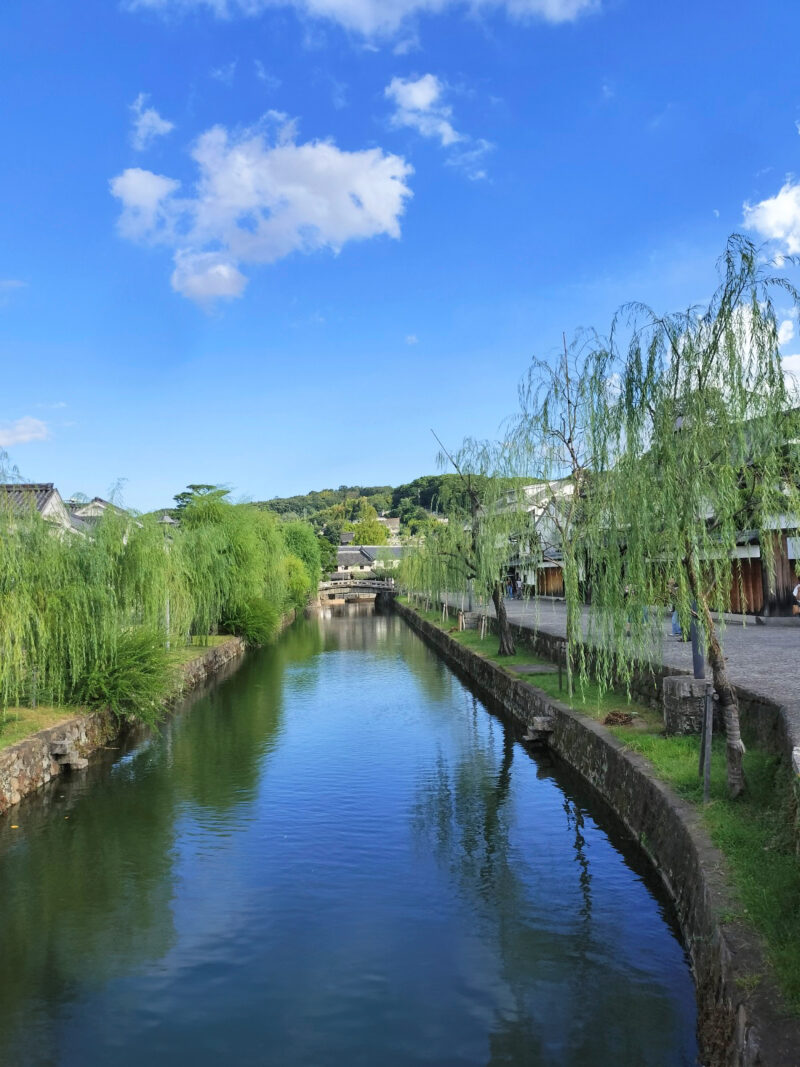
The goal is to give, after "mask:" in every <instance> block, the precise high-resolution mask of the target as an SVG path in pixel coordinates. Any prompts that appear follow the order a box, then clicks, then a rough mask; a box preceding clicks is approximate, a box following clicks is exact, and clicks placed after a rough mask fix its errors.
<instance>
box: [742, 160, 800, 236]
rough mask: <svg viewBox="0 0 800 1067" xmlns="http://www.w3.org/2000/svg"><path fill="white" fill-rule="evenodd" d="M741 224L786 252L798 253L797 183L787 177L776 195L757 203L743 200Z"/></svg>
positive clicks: (799, 214) (799, 205)
mask: <svg viewBox="0 0 800 1067" xmlns="http://www.w3.org/2000/svg"><path fill="white" fill-rule="evenodd" d="M744 225H745V226H746V227H747V229H749V230H755V231H756V233H758V234H760V235H761V236H762V237H764V238H766V239H767V240H769V241H778V242H780V244H781V245H782V246H783V251H784V252H786V253H787V254H788V255H796V254H797V253H798V252H800V182H793V181H792V180H791V179H788V180H787V181H786V182H785V183H784V185H783V187H782V188H781V190H780V192H779V193H777V194H776V195H775V196H771V197H769V198H768V199H766V200H762V201H760V203H758V204H749V203H745V204H744Z"/></svg>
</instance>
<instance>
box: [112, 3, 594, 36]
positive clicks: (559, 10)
mask: <svg viewBox="0 0 800 1067" xmlns="http://www.w3.org/2000/svg"><path fill="white" fill-rule="evenodd" d="M600 6H601V3H600V0H470V2H468V3H464V2H463V0H127V7H128V8H129V9H131V10H137V9H140V10H141V9H144V10H156V11H163V12H174V11H190V10H195V9H198V8H200V9H203V8H205V9H206V10H208V11H210V12H211V13H212V14H214V15H216V16H217V17H218V18H232V17H235V16H240V15H250V16H255V15H259V14H261V13H262V12H263V11H266V10H268V9H270V8H276V7H290V8H294V9H295V10H296V11H297V12H299V13H300V14H301V15H307V16H311V17H312V18H321V19H327V20H330V21H332V22H338V23H339V24H340V25H341V26H344V27H345V28H346V29H348V30H355V31H356V32H357V33H361V34H364V35H365V36H368V37H373V36H388V35H390V34H393V33H395V32H396V31H397V30H398V29H399V28H400V27H401V26H402V24H403V23H404V22H406V21H407V20H408V19H410V18H413V17H414V16H416V15H422V14H431V15H435V14H440V13H442V12H444V11H448V10H451V9H453V8H464V7H466V8H468V9H472V10H479V11H503V12H505V13H506V14H507V15H508V16H509V17H511V18H514V19H520V20H528V19H543V20H544V21H545V22H552V23H559V22H573V21H574V20H575V19H577V18H580V17H581V16H582V15H586V14H589V13H590V12H592V11H598V10H599V9H600Z"/></svg>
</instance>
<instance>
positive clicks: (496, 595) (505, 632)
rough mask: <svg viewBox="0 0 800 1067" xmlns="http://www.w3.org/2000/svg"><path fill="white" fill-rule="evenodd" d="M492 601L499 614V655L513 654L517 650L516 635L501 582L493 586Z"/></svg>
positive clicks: (496, 613)
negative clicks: (509, 620)
mask: <svg viewBox="0 0 800 1067" xmlns="http://www.w3.org/2000/svg"><path fill="white" fill-rule="evenodd" d="M492 603H493V604H494V611H495V615H496V616H497V632H498V634H499V635H500V647H499V648H498V650H497V654H498V656H513V655H514V654H515V652H516V651H517V650H516V648H515V647H514V637H513V635H512V633H511V627H510V625H509V622H508V615H507V614H506V605H505V601H504V600H503V587H502V585H501V584H500V582H495V583H494V585H493V587H492Z"/></svg>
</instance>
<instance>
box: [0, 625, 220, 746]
mask: <svg viewBox="0 0 800 1067" xmlns="http://www.w3.org/2000/svg"><path fill="white" fill-rule="evenodd" d="M230 640H232V638H231V635H230V634H217V635H214V636H212V637H207V638H205V639H202V638H198V637H194V638H192V643H191V644H189V645H181V646H180V647H178V648H173V649H171V650H170V652H169V662H170V666H172V667H174V668H175V669H176V670H177V669H178V668H179V667H183V666H185V664H187V663H191V661H192V660H195V659H200V657H201V656H203V655H204V654H205V652H206V651H207V650H208V649H209V648H210V647H213V646H215V645H222V644H224V643H225V642H226V641H230ZM166 695H167V694H165V696H166ZM88 710H89V709H88V708H85V707H79V706H73V705H69V706H51V705H41V706H40V707H38V708H25V707H14V708H6V709H5V710H4V711H3V710H0V751H2V750H3V749H4V748H9V747H10V746H11V745H16V744H17V742H18V741H24V740H25V738H26V737H31V736H33V734H36V733H39V731H40V730H47V729H49V728H50V727H51V726H57V725H58V724H59V723H61V722H66V721H67V719H72V718H74V717H75V716H76V715H83V714H85V713H86V712H87V711H88Z"/></svg>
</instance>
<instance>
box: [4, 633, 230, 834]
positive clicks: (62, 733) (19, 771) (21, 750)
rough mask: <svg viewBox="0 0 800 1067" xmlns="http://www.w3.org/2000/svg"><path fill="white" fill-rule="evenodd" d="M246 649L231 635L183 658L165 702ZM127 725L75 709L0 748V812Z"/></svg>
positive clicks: (103, 712) (102, 713)
mask: <svg viewBox="0 0 800 1067" xmlns="http://www.w3.org/2000/svg"><path fill="white" fill-rule="evenodd" d="M246 650H247V643H246V641H245V640H244V638H242V637H235V636H232V637H231V639H230V640H229V641H225V642H223V643H222V644H220V645H213V646H210V647H209V648H206V649H205V650H204V651H203V653H202V654H201V655H199V656H196V657H195V658H194V659H191V660H189V662H188V663H184V664H182V665H181V666H180V668H179V672H178V674H179V682H178V687H177V692H176V694H175V695H174V696H173V697H172V698H171V699H168V700H165V701H164V704H165V706H166V707H168V706H170V705H171V704H173V703H175V701H176V700H178V699H180V697H181V696H183V695H184V694H186V693H188V692H190V691H191V690H192V689H196V688H197V687H198V686H200V685H202V684H203V683H204V682H206V681H208V680H209V679H211V678H213V677H214V676H215V675H216V674H218V673H219V672H220V671H221V670H222V669H223V668H224V667H227V666H228V664H230V663H233V662H234V661H236V660H239V659H241V658H242V656H243V655H244V653H245V652H246ZM129 726H130V724H129V723H127V722H125V721H124V720H120V719H118V718H116V717H115V716H114V715H113V714H112V713H111V711H109V710H108V709H101V710H100V711H92V712H87V713H86V714H84V715H74V716H72V718H69V719H65V720H64V722H60V723H57V724H56V725H55V726H50V727H48V728H47V729H46V730H39V731H38V732H37V733H35V734H31V735H30V737H25V738H23V739H22V740H21V741H17V743H16V744H14V745H9V746H8V748H6V749H3V750H2V751H0V816H2V815H5V814H6V813H7V812H8V811H9V809H10V808H12V807H14V806H15V805H16V804H18V803H19V802H20V801H21V800H23V799H24V798H25V797H26V796H29V795H30V794H31V793H35V792H36V791H37V790H38V789H41V788H42V787H43V786H45V785H47V783H48V782H50V781H52V779H53V778H57V777H58V775H60V774H63V773H64V772H65V771H67V770H70V769H72V767H73V766H74V765H75V764H77V766H79V767H85V766H86V763H85V762H79V761H88V760H89V758H90V757H91V756H92V755H93V754H94V753H95V752H97V751H98V750H99V749H101V748H103V747H105V746H107V745H109V744H111V743H112V742H114V741H115V740H117V739H119V737H120V736H121V735H122V734H123V732H124V731H126V730H127V729H128V728H129ZM70 754H72V755H71V758H69V757H70ZM65 757H67V758H65ZM73 760H74V764H73Z"/></svg>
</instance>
